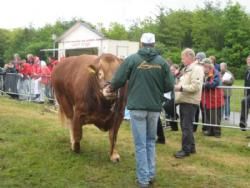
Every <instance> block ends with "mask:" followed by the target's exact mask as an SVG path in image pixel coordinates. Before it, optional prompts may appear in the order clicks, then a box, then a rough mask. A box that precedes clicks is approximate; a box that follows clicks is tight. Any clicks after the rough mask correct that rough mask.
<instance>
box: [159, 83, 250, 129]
mask: <svg viewBox="0 0 250 188" xmlns="http://www.w3.org/2000/svg"><path fill="white" fill-rule="evenodd" d="M220 90H223V92H221V91H220ZM246 90H250V87H240V86H219V87H217V90H212V89H210V90H208V92H204V90H203V100H204V99H205V100H207V101H208V102H211V103H213V105H214V106H217V108H211V109H208V108H207V106H211V104H204V103H203V104H202V102H201V104H200V106H199V110H198V111H199V112H197V114H196V117H195V119H194V122H193V124H194V125H203V126H208V127H224V128H233V129H240V127H239V124H240V122H242V123H244V124H245V126H246V128H245V130H250V127H248V126H247V125H250V119H248V108H249V107H250V96H249V97H247V95H246ZM210 92H211V93H210ZM217 92H221V93H222V94H221V96H220V99H219V98H218V97H219V96H218V93H217ZM169 96H170V95H169ZM222 101H224V104H223V105H220V104H219V103H220V102H222ZM165 102H166V103H167V105H166V106H165V107H164V108H163V113H162V115H161V119H162V121H167V122H178V123H179V122H180V121H179V119H178V114H179V113H178V112H179V105H178V104H175V102H174V100H173V102H171V99H167V100H166V101H165ZM213 105H212V106H213ZM163 106H164V105H163Z"/></svg>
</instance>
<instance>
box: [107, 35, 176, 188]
mask: <svg viewBox="0 0 250 188" xmlns="http://www.w3.org/2000/svg"><path fill="white" fill-rule="evenodd" d="M154 44H155V35H154V34H152V33H144V34H143V35H142V37H141V46H142V48H141V49H140V50H139V51H138V52H137V53H136V54H133V55H131V56H129V57H127V58H126V59H125V61H124V63H122V65H121V66H120V68H119V69H118V70H117V72H116V74H115V76H114V77H113V79H112V81H111V90H117V89H118V88H120V87H122V86H124V85H125V84H126V83H127V81H128V103H127V108H128V109H129V110H130V116H131V124H132V133H133V137H134V144H135V154H136V164H137V168H136V173H137V182H138V184H139V186H140V187H148V186H149V184H150V183H152V181H153V180H154V178H155V140H156V130H157V121H158V118H159V116H160V112H161V108H162V102H163V93H166V92H168V91H171V90H173V85H174V81H173V77H172V75H171V73H170V71H169V67H168V65H167V64H166V62H165V60H164V59H163V58H162V57H161V56H160V55H159V54H158V52H157V51H156V50H155V48H154Z"/></svg>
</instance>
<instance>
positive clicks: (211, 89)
mask: <svg viewBox="0 0 250 188" xmlns="http://www.w3.org/2000/svg"><path fill="white" fill-rule="evenodd" d="M202 64H203V66H204V72H205V81H204V84H203V91H202V100H201V103H202V107H203V108H204V111H205V124H212V125H220V123H221V116H222V114H221V112H222V108H223V106H224V94H223V89H220V88H218V86H219V85H221V77H220V73H219V72H218V71H217V70H216V69H215V68H214V66H213V64H212V62H211V60H210V59H208V58H206V59H204V60H203V61H202ZM203 133H204V135H205V136H215V137H220V136H221V128H220V127H218V126H217V127H214V126H204V127H203Z"/></svg>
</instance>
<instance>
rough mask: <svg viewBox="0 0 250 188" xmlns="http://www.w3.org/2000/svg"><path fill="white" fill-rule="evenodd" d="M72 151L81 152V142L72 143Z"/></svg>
mask: <svg viewBox="0 0 250 188" xmlns="http://www.w3.org/2000/svg"><path fill="white" fill-rule="evenodd" d="M71 149H72V151H73V152H75V153H80V143H74V144H72V148H71Z"/></svg>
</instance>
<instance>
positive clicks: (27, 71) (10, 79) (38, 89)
mask: <svg viewBox="0 0 250 188" xmlns="http://www.w3.org/2000/svg"><path fill="white" fill-rule="evenodd" d="M57 63H58V61H57V60H56V59H55V58H54V57H52V56H50V57H48V62H47V63H46V62H45V61H44V60H41V59H40V58H39V57H38V56H34V55H32V54H28V55H27V56H26V59H21V58H20V56H19V55H18V54H14V55H13V60H12V61H10V62H9V63H8V64H5V65H4V67H3V68H1V69H0V73H1V75H2V78H3V79H2V82H3V84H2V90H3V91H5V92H6V93H8V94H9V95H10V96H11V97H13V98H17V99H20V100H31V101H34V102H39V103H43V102H44V101H45V99H46V98H47V99H52V98H53V95H52V88H51V83H50V77H51V72H52V70H53V69H54V67H55V66H56V65H57Z"/></svg>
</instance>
